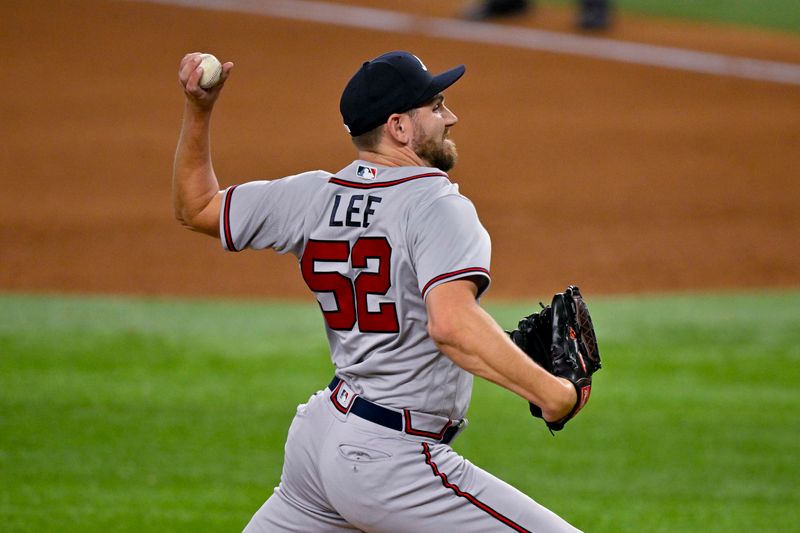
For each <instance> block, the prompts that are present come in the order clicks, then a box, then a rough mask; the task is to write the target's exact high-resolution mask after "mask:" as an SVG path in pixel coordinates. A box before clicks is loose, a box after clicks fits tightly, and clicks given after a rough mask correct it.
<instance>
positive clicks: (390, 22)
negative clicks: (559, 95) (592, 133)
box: [142, 0, 800, 85]
mask: <svg viewBox="0 0 800 533" xmlns="http://www.w3.org/2000/svg"><path fill="white" fill-rule="evenodd" d="M142 1H144V2H149V3H155V4H167V5H176V6H185V7H194V8H200V9H210V10H217V11H231V12H239V13H250V14H255V15H265V16H271V17H278V18H286V19H292V20H302V21H307V22H319V23H323V24H330V25H336V26H346V27H351V28H363V29H368V30H374V31H383V32H392V33H414V34H419V35H425V36H429V37H439V38H446V39H453V40H458V41H466V42H475V43H486V44H494V45H502V46H509V47H514V48H522V49H527V50H540V51H546V52H554V53H559V54H571V55H576V56H583V57H592V58H596V59H603V60H608V61H618V62H621V63H632V64H637V65H647V66H655V67H664V68H670V69H675V70H684V71H690V72H698V73H703V74H716V75H720V76H731V77H736V78H744V79H749V80H758V81H769V82H775V83H784V84H789V85H800V65H798V64H794V63H783V62H778V61H766V60H761V59H750V58H744V57H735V56H729V55H724V54H716V53H711V52H698V51H694V50H686V49H681V48H672V47H668V46H655V45H649V44H640V43H631V42H625V41H615V40H612V39H605V38H602V37H587V36H582V35H571V34H566V33H557V32H552V31H545V30H536V29H530V28H520V27H513V26H503V25H499V24H490V23H485V22H469V21H464V20H457V19H447V18H439V17H422V16H418V15H412V14H408V13H400V12H397V11H389V10H385V9H377V8H366V7H356V6H348V5H343V4H332V3H327V2H316V1H313V0H142Z"/></svg>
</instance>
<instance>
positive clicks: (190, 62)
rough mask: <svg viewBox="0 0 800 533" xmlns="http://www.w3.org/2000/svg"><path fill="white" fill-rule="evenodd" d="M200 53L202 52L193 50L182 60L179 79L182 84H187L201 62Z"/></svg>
mask: <svg viewBox="0 0 800 533" xmlns="http://www.w3.org/2000/svg"><path fill="white" fill-rule="evenodd" d="M200 55H201V54H200V52H193V53H191V54H186V55H185V56H184V57H183V59H182V60H181V66H180V69H179V70H178V79H179V80H180V81H181V83H182V84H184V85H186V83H187V82H188V80H189V77H190V76H191V75H192V72H193V71H194V70H195V69H196V68H197V65H199V64H200Z"/></svg>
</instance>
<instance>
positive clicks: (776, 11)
mask: <svg viewBox="0 0 800 533" xmlns="http://www.w3.org/2000/svg"><path fill="white" fill-rule="evenodd" d="M611 1H612V3H613V4H614V5H615V6H616V8H617V9H618V10H619V11H621V12H623V13H636V14H643V15H652V16H657V17H672V18H683V19H691V20H698V21H705V22H713V23H723V24H733V25H737V26H761V27H764V28H772V29H776V30H783V31H789V32H794V33H800V2H798V1H797V0H611ZM576 2H577V0H544V2H543V3H550V4H561V5H574V4H575V3H576Z"/></svg>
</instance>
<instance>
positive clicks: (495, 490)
mask: <svg viewBox="0 0 800 533" xmlns="http://www.w3.org/2000/svg"><path fill="white" fill-rule="evenodd" d="M408 444H409V446H407V447H405V448H404V449H403V451H401V450H400V449H398V448H395V449H394V450H393V452H394V453H393V455H392V457H391V458H390V459H389V460H387V461H375V462H368V463H367V464H363V463H362V464H359V465H356V467H357V468H355V469H354V468H352V467H351V468H350V469H349V471H348V470H347V469H346V468H342V469H341V470H340V472H339V479H340V480H342V481H343V482H344V483H343V486H341V487H340V490H341V491H342V493H344V492H345V491H348V489H349V491H348V492H349V493H350V495H352V496H353V497H351V498H347V499H348V500H349V501H350V505H346V506H345V505H343V506H342V507H339V508H338V510H339V511H340V512H341V514H342V515H343V516H344V517H345V518H346V519H347V520H348V521H350V522H351V523H353V524H355V525H357V526H358V527H359V528H361V529H363V530H364V531H369V532H374V533H379V532H380V533H407V532H409V531H414V532H419V533H424V532H430V533H439V532H440V531H443V530H446V531H458V532H459V533H486V532H492V531H519V532H526V531H530V532H536V533H565V532H566V533H575V532H576V531H578V530H577V529H575V528H574V527H572V526H571V525H570V524H569V523H567V522H566V521H565V520H563V519H562V518H561V517H559V516H558V515H556V514H555V513H553V512H552V511H550V510H548V509H547V508H545V507H543V506H542V505H539V504H538V503H536V502H535V501H534V500H532V499H531V498H530V497H528V496H527V495H525V494H523V493H522V492H520V491H519V490H517V489H515V488H514V487H512V486H511V485H509V484H508V483H506V482H504V481H502V480H500V479H498V478H497V477H495V476H493V475H491V474H489V473H488V472H486V471H485V470H482V469H481V468H478V467H476V466H475V465H473V464H472V463H470V462H469V461H467V460H465V459H464V458H463V457H461V456H460V455H459V454H458V453H456V452H455V451H453V450H452V448H450V447H449V446H444V445H438V444H427V443H420V442H413V443H408ZM364 474H367V475H364ZM337 507H338V506H337Z"/></svg>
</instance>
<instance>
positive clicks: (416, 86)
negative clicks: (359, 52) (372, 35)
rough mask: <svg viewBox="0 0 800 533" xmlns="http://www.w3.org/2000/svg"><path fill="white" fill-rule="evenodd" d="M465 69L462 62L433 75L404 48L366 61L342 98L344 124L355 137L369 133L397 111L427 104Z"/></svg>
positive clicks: (404, 110) (351, 79) (340, 107)
mask: <svg viewBox="0 0 800 533" xmlns="http://www.w3.org/2000/svg"><path fill="white" fill-rule="evenodd" d="M465 70H466V68H465V67H464V65H459V66H457V67H455V68H451V69H450V70H447V71H445V72H442V73H441V74H439V75H437V76H433V75H431V74H430V73H429V72H428V68H427V67H426V66H425V65H424V64H423V63H422V61H420V60H419V58H418V57H417V56H415V55H414V54H412V53H410V52H404V51H402V50H398V51H394V52H388V53H386V54H383V55H381V56H378V57H376V58H375V59H373V60H372V61H365V62H364V64H363V65H361V68H360V69H359V70H358V72H356V73H355V75H354V76H353V77H352V78H350V81H349V82H348V83H347V86H346V87H345V88H344V92H343V93H342V99H341V100H340V101H339V111H341V113H342V118H343V119H344V125H345V127H346V128H347V131H348V132H349V133H350V135H352V136H353V137H356V136H358V135H361V134H363V133H367V132H368V131H370V130H373V129H375V128H377V127H378V126H380V125H381V124H383V123H385V122H386V120H387V119H388V118H389V116H390V115H392V114H393V113H405V112H406V111H408V110H410V109H414V108H415V107H419V106H420V105H422V104H424V103H425V102H427V101H428V100H430V99H431V98H433V97H434V96H436V95H437V94H439V93H440V92H442V91H444V90H445V89H447V88H448V87H450V86H451V85H452V84H454V83H455V82H456V80H458V78H460V77H461V76H462V75H463V74H464V71H465Z"/></svg>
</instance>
